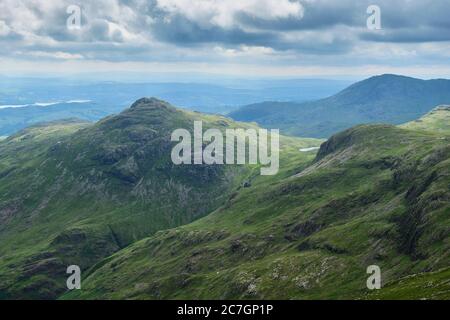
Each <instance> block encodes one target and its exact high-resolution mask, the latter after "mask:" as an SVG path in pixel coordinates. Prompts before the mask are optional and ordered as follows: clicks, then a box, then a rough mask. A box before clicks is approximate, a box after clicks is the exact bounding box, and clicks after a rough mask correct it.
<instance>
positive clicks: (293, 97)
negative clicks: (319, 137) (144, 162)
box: [0, 77, 349, 136]
mask: <svg viewBox="0 0 450 320" xmlns="http://www.w3.org/2000/svg"><path fill="white" fill-rule="evenodd" d="M153 81H155V80H154V79H151V78H149V79H148V80H147V82H139V83H130V82H112V81H108V82H105V81H103V82H99V81H86V80H84V81H83V80H81V79H80V80H78V81H74V80H67V79H53V78H50V79H33V78H9V77H0V136H3V135H11V134H14V133H15V132H17V131H18V130H20V129H23V128H25V127H28V126H30V125H32V124H34V123H38V122H42V121H53V120H57V119H65V118H68V117H77V118H80V119H84V120H89V121H97V120H100V119H102V118H103V117H105V116H107V115H110V114H115V113H119V112H120V111H122V110H123V109H124V108H126V107H127V106H129V105H130V104H131V103H133V101H135V100H136V99H138V98H140V97H141V96H157V97H159V98H161V99H164V100H166V101H170V102H171V103H173V104H175V105H178V106H180V107H183V108H186V109H191V110H196V111H201V112H208V113H215V114H224V113H227V112H230V111H231V110H234V109H235V108H238V107H239V106H242V105H244V104H249V103H255V102H260V101H264V100H276V101H297V102H299V101H306V100H311V99H319V98H322V97H326V96H328V95H330V94H334V93H336V92H338V91H339V90H341V89H343V88H345V87H346V86H347V85H348V84H349V81H341V80H339V81H338V80H321V79H288V80H277V79H274V80H270V81H269V80H245V79H241V80H239V79H236V80H235V81H231V80H228V81H218V82H217V83H216V82H215V83H214V84H211V83H206V82H199V83H193V82H185V83H183V82H160V83H158V82H153ZM74 100H75V101H74ZM77 102H78V103H77Z"/></svg>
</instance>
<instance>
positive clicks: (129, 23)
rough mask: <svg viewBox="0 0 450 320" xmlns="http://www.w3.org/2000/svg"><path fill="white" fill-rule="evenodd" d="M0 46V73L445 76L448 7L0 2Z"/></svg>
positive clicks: (317, 2)
mask: <svg viewBox="0 0 450 320" xmlns="http://www.w3.org/2000/svg"><path fill="white" fill-rule="evenodd" d="M70 5H78V6H79V7H80V8H81V26H80V28H79V29H74V28H68V27H67V19H68V18H69V16H70V14H68V13H67V8H68V7H69V6H70ZM369 5H378V6H379V7H380V9H381V28H382V29H381V30H370V29H368V27H367V22H366V21H367V18H368V17H369V16H370V14H368V13H367V12H366V11H367V8H368V6H369ZM70 21H74V20H70ZM0 48H1V50H0V74H27V73H29V74H33V73H35V74H36V73H37V74H42V75H43V74H50V73H60V72H62V73H64V72H69V73H74V72H121V71H129V72H134V71H136V72H168V73H171V72H205V73H212V74H223V75H231V76H264V77H267V76H289V77H309V76H317V77H326V76H328V77H340V76H358V77H364V76H367V75H374V74H381V73H399V74H405V75H411V76H419V77H423V78H432V77H447V78H450V64H449V61H450V59H449V58H450V0H378V1H376V0H368V1H366V0H96V1H85V0H77V1H74V0H0Z"/></svg>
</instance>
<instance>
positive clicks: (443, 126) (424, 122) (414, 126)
mask: <svg viewBox="0 0 450 320" xmlns="http://www.w3.org/2000/svg"><path fill="white" fill-rule="evenodd" d="M400 127H401V128H405V129H411V130H424V131H430V132H436V133H439V132H441V133H448V132H450V106H439V107H437V108H435V109H433V110H432V111H430V112H429V113H427V114H426V115H425V116H423V117H422V118H420V119H417V120H414V121H412V122H408V123H405V124H403V125H401V126H400Z"/></svg>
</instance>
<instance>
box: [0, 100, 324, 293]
mask: <svg viewBox="0 0 450 320" xmlns="http://www.w3.org/2000/svg"><path fill="white" fill-rule="evenodd" d="M194 120H202V121H203V125H204V129H205V130H206V129H207V128H209V127H214V128H219V129H225V128H234V127H236V126H238V127H243V128H245V127H251V126H249V125H245V124H238V123H235V122H233V121H231V120H230V119H227V118H224V117H218V116H211V115H203V114H200V113H194V112H186V111H181V110H178V109H176V108H174V107H172V106H171V105H169V104H167V103H165V102H163V101H160V100H157V99H147V98H145V99H141V100H138V101H136V102H135V103H134V104H133V105H132V106H131V108H130V109H127V110H125V111H124V112H122V113H121V114H119V115H117V116H111V117H108V118H105V119H104V120H101V121H100V122H98V123H96V124H88V123H84V122H77V121H75V120H72V121H63V122H54V123H49V124H44V125H38V126H35V127H31V128H29V129H26V130H24V131H22V132H20V133H18V134H16V135H14V136H12V137H9V138H8V139H6V140H4V141H2V142H0V297H4V298H55V297H56V296H57V295H58V294H59V293H60V292H61V291H62V290H64V288H65V270H66V268H67V266H68V265H71V264H76V265H79V266H80V267H81V268H82V269H83V270H85V269H87V268H89V267H90V266H92V265H93V264H94V263H96V262H98V261H99V260H100V259H102V258H104V257H107V256H109V255H111V254H112V253H114V252H116V251H117V250H119V249H121V248H123V247H125V246H127V245H129V244H130V243H132V242H134V241H136V240H139V239H142V238H143V237H145V236H149V235H151V234H153V233H155V232H156V231H158V230H161V229H166V228H170V227H175V226H178V225H182V224H186V223H188V222H191V221H193V220H195V219H197V218H199V217H202V216H204V215H205V214H207V213H209V212H211V211H212V210H214V209H215V208H217V207H219V206H220V205H221V204H222V203H224V202H225V201H226V199H228V197H229V195H230V194H231V193H232V192H233V191H234V190H235V189H236V188H239V186H240V184H241V182H242V181H243V180H244V179H248V176H249V175H250V174H251V169H252V168H251V167H246V166H218V165H195V166H188V165H184V166H183V165H182V166H175V165H174V164H173V163H172V161H171V158H170V154H171V149H172V147H173V145H174V144H175V143H174V142H171V141H170V135H171V133H172V131H173V130H175V129H177V128H186V129H189V130H192V127H193V122H194ZM294 140H295V141H297V142H299V141H300V140H298V139H290V138H286V141H294ZM317 143H318V142H317V140H314V139H309V140H304V141H302V142H300V143H299V144H298V146H297V147H304V146H310V145H314V144H315V145H317Z"/></svg>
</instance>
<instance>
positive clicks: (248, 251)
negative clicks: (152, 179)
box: [63, 110, 450, 299]
mask: <svg viewBox="0 0 450 320" xmlns="http://www.w3.org/2000/svg"><path fill="white" fill-rule="evenodd" d="M446 112H449V111H448V110H445V112H444V111H443V112H440V113H439V114H441V115H443V114H445V115H447V114H448V113H446ZM432 116H434V114H430V115H428V116H427V117H432ZM427 117H425V118H424V119H422V122H421V123H428V122H429V120H427V119H426V118H427ZM308 154H309V157H310V158H309V159H312V158H311V156H312V155H313V154H314V153H311V152H310V153H308ZM304 155H305V154H304V153H300V152H297V153H294V152H290V153H289V154H288V155H287V158H288V159H289V161H285V162H283V166H282V174H280V175H278V176H274V177H271V178H267V177H255V178H254V179H253V181H252V185H251V187H249V188H245V189H242V190H240V191H239V192H238V193H236V194H233V195H232V196H231V197H230V198H229V199H228V201H227V202H226V203H225V204H224V205H223V206H222V207H220V208H218V209H217V210H216V211H215V212H213V213H212V214H210V215H208V216H206V217H204V218H202V219H200V220H197V221H195V222H193V223H191V224H188V225H184V226H181V227H178V228H175V229H171V230H164V231H159V232H157V233H156V234H155V235H154V236H152V237H149V238H146V239H143V240H141V241H139V242H137V243H135V244H132V245H130V246H129V247H127V248H124V249H122V250H121V251H119V252H117V253H116V254H114V255H112V256H111V257H109V258H107V259H105V260H103V261H102V262H101V263H99V264H97V265H96V266H94V267H93V268H91V269H90V270H89V271H88V272H87V273H86V274H84V275H83V282H82V290H76V291H71V292H68V293H67V294H65V295H64V296H63V298H65V299H71V298H89V299H97V298H108V299H123V298H131V299H164V298H171V299H173V298H190V299H199V298H200V299H206V298H208V299H231V298H264V299H292V298H296V299H312V298H319V299H324V298H331V299H342V298H364V299H371V298H445V299H449V298H450V284H449V282H448V276H446V275H448V268H449V266H450V236H449V235H450V232H449V231H450V216H449V214H450V131H445V132H443V131H441V132H433V130H432V128H430V131H423V130H409V129H408V130H407V129H402V128H399V127H394V126H390V125H362V126H357V127H354V128H351V129H348V130H346V131H343V132H341V133H339V134H336V135H334V136H333V137H331V138H330V139H329V140H328V141H327V142H325V143H323V144H322V146H321V148H320V150H319V151H318V153H317V156H316V157H315V159H314V160H313V161H312V162H310V161H308V158H306V159H305V158H304ZM369 265H378V266H380V268H381V272H382V284H383V287H386V291H384V289H381V290H380V291H378V292H369V290H368V289H367V288H366V280H367V278H368V276H369V275H368V274H366V269H367V267H368V266H369ZM415 274H418V275H417V276H413V275H415ZM405 277H407V278H405ZM420 288H425V290H420ZM415 290H420V291H415Z"/></svg>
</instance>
